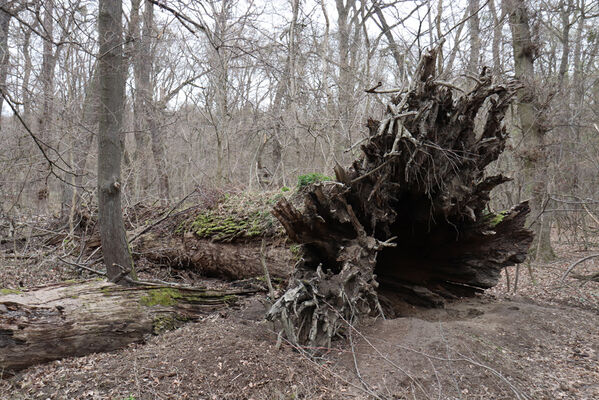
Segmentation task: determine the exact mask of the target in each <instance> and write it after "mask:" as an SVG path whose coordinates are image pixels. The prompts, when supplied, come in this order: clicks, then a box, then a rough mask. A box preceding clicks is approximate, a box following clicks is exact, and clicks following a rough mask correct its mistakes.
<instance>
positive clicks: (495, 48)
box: [489, 0, 504, 78]
mask: <svg viewBox="0 0 599 400" xmlns="http://www.w3.org/2000/svg"><path fill="white" fill-rule="evenodd" d="M489 9H490V10H491V15H492V17H493V43H492V45H491V47H492V53H493V76H495V77H496V78H497V77H499V76H500V75H501V72H502V69H501V56H500V54H501V53H500V45H501V40H502V37H503V34H502V27H503V17H504V15H503V13H502V15H501V18H499V17H498V15H497V7H496V6H495V0H489Z"/></svg>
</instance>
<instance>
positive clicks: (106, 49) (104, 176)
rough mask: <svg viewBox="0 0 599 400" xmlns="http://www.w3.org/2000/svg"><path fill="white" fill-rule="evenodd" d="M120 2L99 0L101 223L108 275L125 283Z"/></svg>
mask: <svg viewBox="0 0 599 400" xmlns="http://www.w3.org/2000/svg"><path fill="white" fill-rule="evenodd" d="M122 8H123V4H122V2H121V1H113V0H100V3H99V14H98V39H99V45H100V53H99V78H98V80H99V86H100V101H99V103H100V104H99V111H98V115H99V121H100V127H99V132H98V223H99V225H100V237H101V240H102V254H103V256H104V262H105V264H106V272H107V276H108V278H109V279H110V280H111V281H113V282H122V281H123V278H124V275H125V274H124V273H123V272H125V273H128V272H129V271H130V270H131V269H132V266H133V261H132V259H131V253H130V251H129V246H128V243H127V237H126V233H125V225H124V222H123V215H122V211H121V158H122V152H123V148H122V142H121V139H120V135H121V134H122V132H121V128H122V120H123V106H124V99H125V76H124V71H123V32H122V31H123V26H122V22H121V15H122Z"/></svg>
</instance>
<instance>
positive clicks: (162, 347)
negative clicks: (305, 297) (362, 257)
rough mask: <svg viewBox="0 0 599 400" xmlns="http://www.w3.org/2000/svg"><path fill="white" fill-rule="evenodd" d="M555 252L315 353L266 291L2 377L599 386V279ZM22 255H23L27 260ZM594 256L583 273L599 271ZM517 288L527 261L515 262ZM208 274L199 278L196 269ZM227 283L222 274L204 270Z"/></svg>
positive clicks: (325, 387)
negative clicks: (292, 333) (290, 332)
mask: <svg viewBox="0 0 599 400" xmlns="http://www.w3.org/2000/svg"><path fill="white" fill-rule="evenodd" d="M560 253H561V254H563V256H562V257H561V258H560V259H559V260H557V261H556V262H553V263H549V264H546V265H542V266H534V267H533V269H532V270H533V277H534V282H533V279H531V276H530V275H529V273H528V271H527V269H526V267H525V266H521V267H520V271H519V278H518V290H517V292H516V294H514V293H512V291H510V292H507V291H506V280H505V279H504V280H503V281H502V282H501V284H500V285H499V286H497V287H496V288H494V289H492V290H490V291H488V292H487V293H485V294H484V295H482V296H479V297H477V298H474V299H469V300H464V301H460V302H455V303H451V304H448V305H447V306H446V307H445V308H444V309H421V308H415V307H411V306H405V307H404V308H403V309H402V312H401V316H400V317H399V318H395V319H389V320H370V321H364V322H363V323H362V324H361V325H360V326H358V327H356V328H355V329H348V332H351V335H350V337H349V338H348V339H345V340H338V341H337V342H336V343H335V345H334V348H333V349H332V350H331V351H328V352H326V353H325V354H324V355H321V356H320V357H317V358H310V357H308V356H306V355H305V354H304V353H303V352H301V351H297V350H295V349H293V348H291V347H290V346H288V345H286V344H285V343H284V342H283V344H282V346H281V347H280V348H279V349H277V348H276V341H277V336H276V333H275V332H274V331H273V329H274V327H273V325H272V324H271V323H268V322H265V321H263V315H264V311H265V308H266V301H267V299H266V298H265V295H260V296H256V297H254V298H250V299H247V300H246V301H245V302H244V303H243V304H241V305H240V306H239V307H237V308H235V309H230V310H227V311H225V312H220V313H215V314H211V315H207V316H206V317H205V318H204V319H203V320H201V321H198V322H197V323H193V324H188V325H187V326H185V327H183V328H181V329H179V330H176V331H173V332H168V333H166V334H163V335H161V336H158V337H151V338H148V341H147V343H145V344H143V345H133V346H130V347H128V348H126V349H123V350H120V351H118V352H114V353H111V354H93V355H89V356H86V357H79V358H70V359H65V360H62V361H55V362H52V363H49V364H45V365H40V366H36V367H32V368H29V369H28V370H25V371H23V372H21V373H19V374H18V375H16V376H13V377H5V378H4V379H3V380H1V381H0V398H2V399H12V400H19V399H111V400H112V399H116V400H122V399H136V400H141V399H144V400H145V399H348V398H355V399H370V398H380V399H577V400H578V399H580V400H583V399H589V400H590V399H597V398H599V329H598V328H597V327H598V326H599V284H597V283H594V282H589V283H587V284H585V285H584V286H582V287H581V286H580V284H581V282H580V281H578V280H575V279H571V278H567V279H566V280H565V283H561V277H562V274H563V272H564V271H565V270H566V269H567V267H568V266H569V265H570V264H571V263H572V262H573V261H575V260H577V259H579V258H582V257H583V256H585V255H587V254H590V253H583V252H575V251H571V250H567V249H560ZM2 264H3V265H2V269H0V285H1V286H2V287H16V286H18V285H19V284H20V285H22V286H33V285H38V284H42V283H48V282H50V281H58V280H64V279H69V278H73V277H78V275H77V274H73V273H72V272H70V271H69V270H68V269H66V268H63V267H60V268H58V267H55V266H52V265H43V264H42V265H41V266H37V267H32V268H24V267H22V266H19V264H18V263H16V262H14V260H12V261H10V262H9V261H8V260H5V261H2ZM21 265H22V264H21ZM596 271H597V266H595V265H594V264H593V260H589V261H588V262H585V263H584V264H581V265H579V266H578V267H577V268H576V272H577V273H579V274H585V273H591V272H596ZM508 272H509V274H510V276H511V289H512V290H513V284H514V275H515V268H510V269H509V271H508ZM196 283H201V282H196ZM205 283H206V284H209V285H218V282H215V281H206V282H205Z"/></svg>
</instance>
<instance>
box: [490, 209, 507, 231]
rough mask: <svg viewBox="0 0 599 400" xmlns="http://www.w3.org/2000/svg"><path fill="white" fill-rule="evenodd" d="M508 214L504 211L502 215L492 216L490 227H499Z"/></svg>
mask: <svg viewBox="0 0 599 400" xmlns="http://www.w3.org/2000/svg"><path fill="white" fill-rule="evenodd" d="M507 214H508V212H507V211H502V212H500V213H497V214H491V215H490V217H491V220H490V221H489V226H491V227H492V228H494V227H496V226H497V225H499V224H500V223H501V221H503V219H504V218H505V216H506V215H507Z"/></svg>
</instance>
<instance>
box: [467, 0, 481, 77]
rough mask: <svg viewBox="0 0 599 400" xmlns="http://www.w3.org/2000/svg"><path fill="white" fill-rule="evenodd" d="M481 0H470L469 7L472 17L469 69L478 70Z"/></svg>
mask: <svg viewBox="0 0 599 400" xmlns="http://www.w3.org/2000/svg"><path fill="white" fill-rule="evenodd" d="M479 7H480V5H479V0H468V9H469V10H470V19H469V20H468V26H469V28H470V58H469V60H468V71H470V72H472V73H477V72H478V64H479V59H480V18H479V16H478V11H479Z"/></svg>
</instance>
